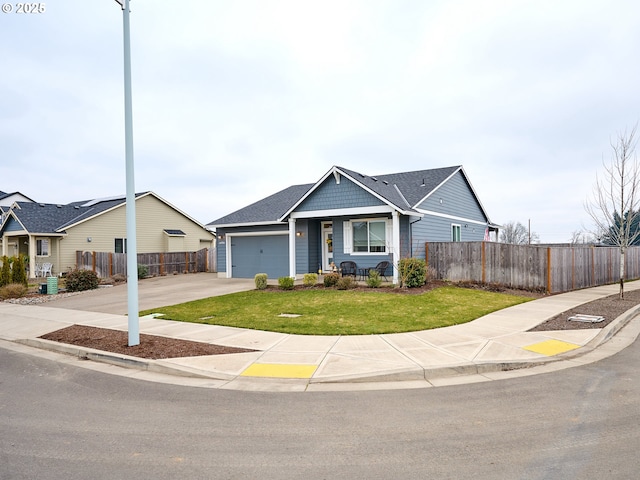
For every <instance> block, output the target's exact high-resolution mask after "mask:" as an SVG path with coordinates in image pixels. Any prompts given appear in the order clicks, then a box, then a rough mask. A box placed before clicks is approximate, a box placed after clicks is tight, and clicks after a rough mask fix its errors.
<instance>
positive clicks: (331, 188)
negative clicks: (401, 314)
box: [207, 166, 497, 283]
mask: <svg viewBox="0 0 640 480" xmlns="http://www.w3.org/2000/svg"><path fill="white" fill-rule="evenodd" d="M207 227H208V228H210V229H212V230H213V229H215V231H216V234H217V236H218V249H217V255H218V258H217V264H218V272H219V275H220V276H224V277H227V278H231V277H240V278H242V277H244V278H251V277H253V276H254V275H255V274H256V273H266V274H267V275H268V276H269V277H270V278H277V277H281V276H291V277H296V276H300V275H303V274H304V273H309V272H318V271H330V270H331V269H332V266H333V265H336V266H339V264H340V262H343V261H346V260H351V261H354V262H355V263H356V264H357V266H358V268H364V269H368V268H371V267H374V266H375V265H377V264H378V262H381V261H389V262H390V263H391V268H390V271H388V273H387V275H393V281H394V283H397V282H398V273H397V271H396V268H394V267H393V266H394V265H397V263H398V260H400V259H401V258H403V257H418V258H424V257H425V252H424V244H425V242H430V241H431V242H442V241H454V242H456V241H481V240H488V239H489V237H490V235H491V234H493V236H494V237H496V238H497V226H496V225H493V224H492V223H491V222H490V220H489V217H488V216H487V214H486V212H485V210H484V207H483V206H482V204H481V203H480V200H479V199H478V197H477V195H476V193H475V191H474V190H473V187H472V186H471V183H470V182H469V179H468V178H467V175H466V173H465V172H464V169H463V168H462V167H461V166H453V167H447V168H437V169H431V170H420V171H415V172H405V173H395V174H389V175H378V176H375V177H371V176H366V175H363V174H361V173H358V172H354V171H352V170H347V169H346V168H342V167H335V166H334V167H332V168H331V169H330V170H329V171H328V172H327V173H326V174H325V175H323V176H322V178H320V180H318V181H317V182H316V183H312V184H307V185H296V186H292V187H289V188H286V189H284V190H282V191H280V192H278V193H276V194H274V195H271V196H269V197H267V198H265V199H263V200H260V201H258V202H256V203H254V204H252V205H249V206H247V207H245V208H242V209H240V210H238V211H236V212H234V213H231V214H229V215H227V216H224V217H222V218H219V219H218V220H215V221H213V222H211V223H209V224H208V225H207ZM332 264H333V265H332ZM391 270H393V272H391Z"/></svg>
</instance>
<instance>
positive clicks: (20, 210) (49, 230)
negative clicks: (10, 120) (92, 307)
mask: <svg viewBox="0 0 640 480" xmlns="http://www.w3.org/2000/svg"><path fill="white" fill-rule="evenodd" d="M147 195H151V196H153V197H155V198H157V199H158V200H160V201H161V202H163V203H165V204H167V205H168V206H170V207H171V208H173V209H174V210H176V211H178V212H179V213H181V214H182V215H184V216H185V217H187V218H189V219H190V220H191V221H193V222H195V223H196V224H198V225H199V226H201V227H202V228H204V225H201V224H200V223H199V222H197V221H196V220H194V219H193V218H191V217H189V216H188V215H187V214H185V213H184V212H181V211H180V210H178V209H177V208H175V207H174V206H173V205H171V204H170V203H168V202H166V201H165V200H163V199H162V198H160V197H159V196H158V195H156V194H155V193H153V192H143V193H137V194H136V200H138V199H140V198H142V197H145V196H147ZM125 204H126V196H118V197H109V198H103V199H93V200H83V201H80V202H72V203H69V204H66V205H61V204H54V203H33V202H16V203H15V204H14V205H15V207H14V208H13V209H12V210H10V211H9V213H8V215H7V218H5V220H4V222H3V223H2V225H0V231H1V230H2V229H3V228H4V226H5V225H6V223H7V222H8V221H9V218H14V219H15V220H16V221H17V222H18V223H20V225H21V226H22V227H23V229H24V230H26V231H27V232H29V233H32V234H33V233H39V234H47V235H56V234H57V235H63V234H65V233H66V232H65V229H67V228H69V227H72V226H74V225H77V224H79V223H82V222H84V221H87V220H89V219H91V218H93V217H96V216H98V215H100V214H102V213H105V212H107V211H109V210H112V209H114V208H118V207H121V206H124V205H125Z"/></svg>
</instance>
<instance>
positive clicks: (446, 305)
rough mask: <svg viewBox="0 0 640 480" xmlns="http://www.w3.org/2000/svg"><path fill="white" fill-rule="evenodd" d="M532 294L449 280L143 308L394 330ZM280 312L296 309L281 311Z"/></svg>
mask: <svg viewBox="0 0 640 480" xmlns="http://www.w3.org/2000/svg"><path fill="white" fill-rule="evenodd" d="M529 300H531V299H530V298H527V297H519V296H514V295H507V294H503V293H494V292H486V291H482V290H472V289H466V288H459V287H453V286H445V287H440V288H437V289H434V290H431V291H428V292H425V293H422V294H399V293H385V292H382V291H379V290H371V291H362V290H326V289H309V290H291V291H282V290H251V291H248V292H241V293H234V294H230V295H223V296H219V297H211V298H205V299H202V300H196V301H193V302H187V303H182V304H179V305H172V306H169V307H162V308H155V309H153V310H145V311H143V312H140V315H148V314H151V313H162V314H164V316H163V317H162V318H163V319H168V320H179V321H183V322H194V323H205V324H210V325H225V326H231V327H241V328H250V329H256V330H266V331H272V332H283V333H295V334H302V335H366V334H380V333H399V332H411V331H417V330H428V329H431V328H439V327H446V326H449V325H456V324H460V323H466V322H469V321H471V320H474V319H476V318H479V317H481V316H483V315H486V314H487V313H491V312H495V311H496V310H501V309H503V308H507V307H510V306H512V305H517V304H519V303H523V302H526V301H529ZM282 314H294V315H300V316H299V317H293V318H292V317H282V316H281V315H282Z"/></svg>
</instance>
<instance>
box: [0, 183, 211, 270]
mask: <svg viewBox="0 0 640 480" xmlns="http://www.w3.org/2000/svg"><path fill="white" fill-rule="evenodd" d="M125 211H126V198H125V197H124V196H122V197H112V198H104V199H95V200H90V201H82V202H74V203H70V204H68V205H56V204H50V203H32V202H16V203H14V205H13V207H12V208H11V210H10V211H9V212H8V214H7V217H6V218H5V219H4V221H3V222H2V224H0V236H1V237H2V240H3V243H2V255H7V256H13V255H17V254H20V253H23V254H26V255H28V258H29V273H30V277H34V276H35V273H36V264H42V263H51V264H53V269H52V273H53V274H54V275H57V274H60V273H64V272H65V271H67V270H69V269H72V268H74V267H75V263H76V255H75V253H76V251H95V252H114V253H126V248H127V239H126V236H127V235H126V216H125ZM136 227H137V228H136V237H137V245H136V246H137V252H138V253H154V252H182V251H196V250H200V249H202V248H209V247H212V246H213V245H214V241H215V236H214V235H213V234H212V233H211V232H210V231H209V230H207V229H206V228H205V227H204V226H203V225H202V224H200V223H198V222H197V221H196V220H194V219H193V218H191V217H189V216H188V215H187V214H185V213H184V212H181V211H180V210H178V209H177V208H175V207H174V206H173V205H171V204H170V203H168V202H166V201H165V200H163V199H162V198H160V197H159V196H158V195H156V194H155V193H153V192H145V193H139V194H136Z"/></svg>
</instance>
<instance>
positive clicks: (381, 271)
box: [371, 261, 391, 282]
mask: <svg viewBox="0 0 640 480" xmlns="http://www.w3.org/2000/svg"><path fill="white" fill-rule="evenodd" d="M389 265H391V264H390V263H389V262H387V261H384V262H380V263H379V264H377V265H376V266H375V267H373V268H372V269H371V270H375V271H376V272H378V275H380V276H381V277H384V279H385V281H387V282H388V281H389V279H388V278H387V268H389Z"/></svg>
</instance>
